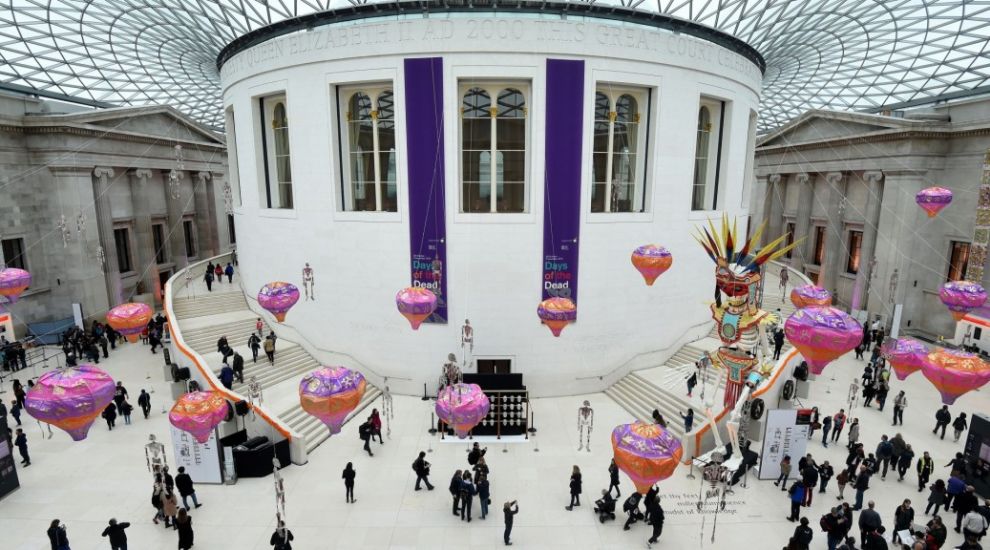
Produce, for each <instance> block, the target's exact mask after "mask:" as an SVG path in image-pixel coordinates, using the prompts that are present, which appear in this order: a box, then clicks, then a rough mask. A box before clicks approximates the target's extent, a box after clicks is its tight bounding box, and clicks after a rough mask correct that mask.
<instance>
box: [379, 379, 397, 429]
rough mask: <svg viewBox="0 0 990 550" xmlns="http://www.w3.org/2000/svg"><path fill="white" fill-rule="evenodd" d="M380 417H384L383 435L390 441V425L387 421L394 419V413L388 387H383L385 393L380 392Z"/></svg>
mask: <svg viewBox="0 0 990 550" xmlns="http://www.w3.org/2000/svg"><path fill="white" fill-rule="evenodd" d="M382 416H383V417H385V435H387V436H388V438H389V439H392V424H391V423H389V420H391V419H393V418H395V412H394V409H393V408H392V392H391V391H389V389H388V386H385V391H383V392H382Z"/></svg>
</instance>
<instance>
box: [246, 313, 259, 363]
mask: <svg viewBox="0 0 990 550" xmlns="http://www.w3.org/2000/svg"><path fill="white" fill-rule="evenodd" d="M259 322H260V321H259ZM248 347H249V348H251V361H252V362H254V363H257V362H258V351H259V350H260V349H261V338H259V337H258V335H257V334H254V333H252V334H251V337H250V338H248Z"/></svg>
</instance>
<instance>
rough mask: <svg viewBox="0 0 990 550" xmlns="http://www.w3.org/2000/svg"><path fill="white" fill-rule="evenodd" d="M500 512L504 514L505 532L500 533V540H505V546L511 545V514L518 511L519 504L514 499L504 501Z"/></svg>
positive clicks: (513, 514)
mask: <svg viewBox="0 0 990 550" xmlns="http://www.w3.org/2000/svg"><path fill="white" fill-rule="evenodd" d="M502 512H503V513H504V514H505V533H503V534H502V540H503V541H505V545H506V546H512V542H510V541H509V536H510V535H511V534H512V521H513V519H514V518H513V516H515V515H516V514H518V513H519V505H518V504H516V501H514V500H513V501H512V502H506V503H505V505H504V506H502Z"/></svg>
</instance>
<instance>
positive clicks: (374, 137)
mask: <svg viewBox="0 0 990 550" xmlns="http://www.w3.org/2000/svg"><path fill="white" fill-rule="evenodd" d="M375 101H376V102H377V101H378V100H377V99H376V100H375ZM376 107H377V105H376ZM371 149H372V154H373V155H374V158H373V159H372V162H373V163H374V167H375V212H381V211H382V194H381V192H380V189H379V188H380V187H381V185H382V166H381V164H382V161H381V158H380V157H379V156H378V110H377V109H376V110H374V111H371Z"/></svg>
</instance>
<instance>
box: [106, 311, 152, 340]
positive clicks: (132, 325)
mask: <svg viewBox="0 0 990 550" xmlns="http://www.w3.org/2000/svg"><path fill="white" fill-rule="evenodd" d="M152 313H153V312H152V311H151V307H150V306H149V305H148V304H142V303H139V302H129V303H126V304H120V305H119V306H117V307H115V308H113V309H111V310H110V311H108V312H107V323H110V326H111V327H113V329H114V330H116V331H117V332H119V333H121V334H123V335H124V336H125V337H126V338H127V341H128V342H131V343H132V344H133V343H134V342H137V340H138V336H140V335H141V331H143V330H144V327H146V326H148V321H150V320H151V315H152Z"/></svg>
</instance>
